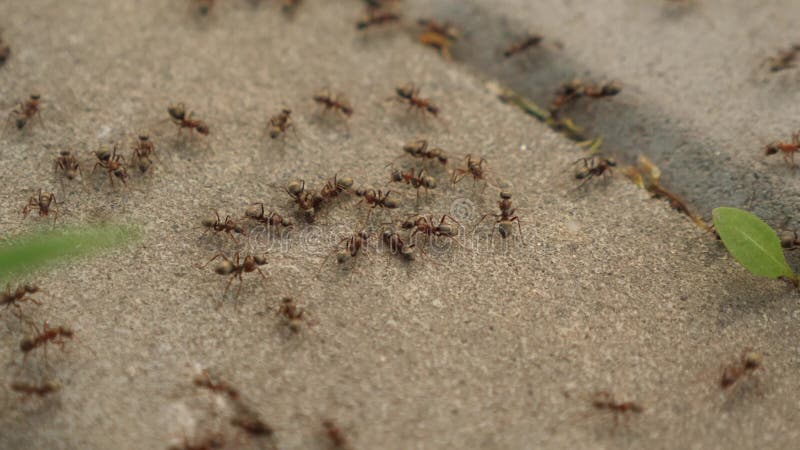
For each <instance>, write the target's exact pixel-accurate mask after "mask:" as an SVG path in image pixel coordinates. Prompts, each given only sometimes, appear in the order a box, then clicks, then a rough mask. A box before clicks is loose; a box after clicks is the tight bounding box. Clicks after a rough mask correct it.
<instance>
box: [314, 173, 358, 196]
mask: <svg viewBox="0 0 800 450" xmlns="http://www.w3.org/2000/svg"><path fill="white" fill-rule="evenodd" d="M352 187H353V179H352V178H350V177H341V178H339V175H338V174H337V175H334V176H333V178H331V179H328V180H327V181H326V182H325V185H324V186H322V189H320V191H319V196H320V197H322V198H323V199H325V200H333V199H334V198H336V197H338V196H339V194H341V193H342V192H345V191H347V192H350V189H351V188H352Z"/></svg>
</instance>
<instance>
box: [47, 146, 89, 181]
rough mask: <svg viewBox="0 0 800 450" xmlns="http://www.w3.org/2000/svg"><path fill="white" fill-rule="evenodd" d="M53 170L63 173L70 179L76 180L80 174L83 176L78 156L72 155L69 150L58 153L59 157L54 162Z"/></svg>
mask: <svg viewBox="0 0 800 450" xmlns="http://www.w3.org/2000/svg"><path fill="white" fill-rule="evenodd" d="M53 171H54V172H56V173H59V172H60V173H61V175H62V176H63V177H66V178H67V179H68V180H74V179H75V178H77V177H78V175H80V176H81V178H83V173H82V172H81V165H80V163H79V162H78V158H76V157H75V156H74V155H72V154H71V153H70V151H69V150H61V151H60V152H59V153H58V157H57V158H56V160H55V161H54V162H53Z"/></svg>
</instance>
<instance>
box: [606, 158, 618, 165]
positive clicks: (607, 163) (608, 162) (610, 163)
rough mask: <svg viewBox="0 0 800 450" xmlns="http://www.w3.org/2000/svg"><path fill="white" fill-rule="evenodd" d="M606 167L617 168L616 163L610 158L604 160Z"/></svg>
mask: <svg viewBox="0 0 800 450" xmlns="http://www.w3.org/2000/svg"><path fill="white" fill-rule="evenodd" d="M606 165H607V166H610V167H617V162H616V161H614V159H612V158H608V159H606Z"/></svg>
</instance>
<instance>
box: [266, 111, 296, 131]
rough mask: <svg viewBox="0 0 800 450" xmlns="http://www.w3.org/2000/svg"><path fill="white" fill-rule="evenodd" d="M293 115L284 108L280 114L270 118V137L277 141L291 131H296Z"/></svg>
mask: <svg viewBox="0 0 800 450" xmlns="http://www.w3.org/2000/svg"><path fill="white" fill-rule="evenodd" d="M291 115H292V110H291V109H288V108H284V109H282V110H281V112H279V113H278V114H276V115H274V116H272V117H270V119H269V122H268V124H267V125H268V126H269V137H271V138H272V139H277V138H278V137H279V136H281V135H282V134H284V133H286V131H288V130H289V129H291V130H292V131H294V123H293V122H292V118H291Z"/></svg>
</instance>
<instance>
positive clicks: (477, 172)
mask: <svg viewBox="0 0 800 450" xmlns="http://www.w3.org/2000/svg"><path fill="white" fill-rule="evenodd" d="M464 161H465V162H466V163H467V168H466V169H462V168H456V169H455V170H453V176H452V181H453V184H456V183H458V182H459V181H461V179H462V178H464V177H465V176H467V175H469V176H471V177H472V181H473V185H474V184H475V183H477V182H478V181H479V180H480V181H483V189H484V190H485V189H486V185H487V184H488V183H489V182H488V180H487V179H486V175H487V174H486V168H485V167H484V166H483V165H484V164H485V163H486V160H485V159H483V158H480V159H475V158H473V157H472V155H470V154H468V155H467V156H466V157H465V158H464Z"/></svg>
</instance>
